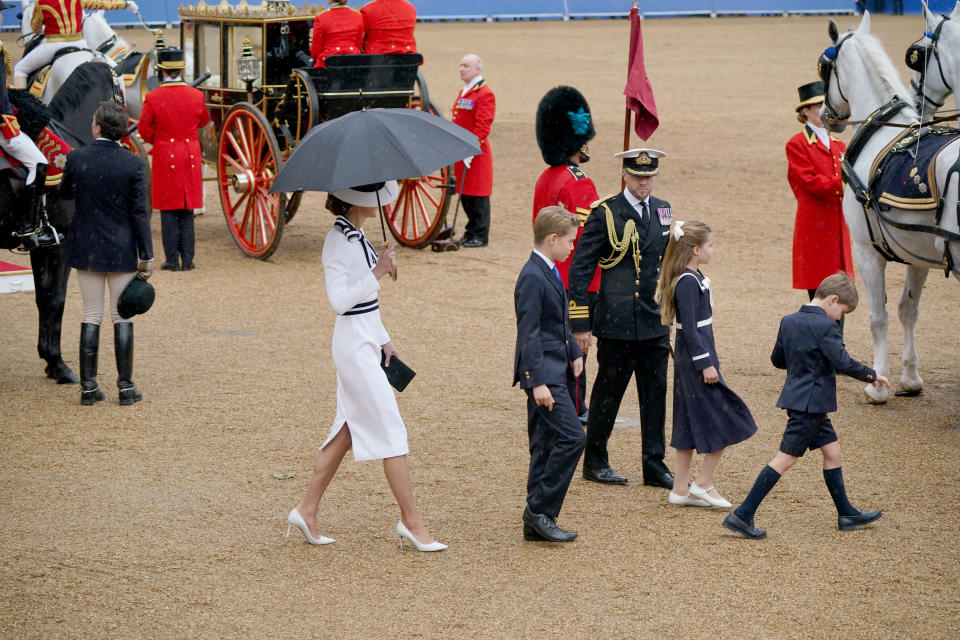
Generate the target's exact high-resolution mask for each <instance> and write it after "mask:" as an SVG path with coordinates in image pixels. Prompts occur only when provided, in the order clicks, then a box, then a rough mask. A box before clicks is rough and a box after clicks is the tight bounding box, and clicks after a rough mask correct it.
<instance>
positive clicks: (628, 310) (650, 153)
mask: <svg viewBox="0 0 960 640" xmlns="http://www.w3.org/2000/svg"><path fill="white" fill-rule="evenodd" d="M665 155H666V154H665V153H663V152H662V151H657V150H656V149H630V150H629V151H623V152H621V153H618V154H616V157H618V158H622V159H623V178H624V180H625V182H626V188H625V189H624V190H623V191H622V192H620V193H618V194H616V195H612V196H608V197H606V198H603V199H601V200H599V201H597V202H596V203H595V204H594V206H593V209H592V211H591V212H590V216H589V217H588V218H587V222H586V224H585V225H584V228H583V235H581V236H580V241H579V243H578V244H577V248H576V251H575V252H574V254H573V262H572V264H571V266H570V273H569V286H570V321H571V324H572V326H573V333H574V336H575V337H576V339H577V342H578V343H579V345H580V348H581V349H582V350H586V348H587V347H589V345H590V334H591V332H592V333H593V335H595V336H596V337H597V378H596V380H595V381H594V383H593V393H592V394H591V396H590V416H589V419H588V421H587V444H586V450H585V452H584V457H583V477H584V479H586V480H590V481H593V482H600V483H604V484H626V483H627V478H625V477H624V476H622V475H620V474H618V473H616V472H614V470H613V469H612V468H610V460H609V456H608V454H607V440H609V438H610V433H611V432H612V431H613V423H614V420H615V419H616V417H617V411H618V410H619V409H620V401H621V400H622V399H623V394H624V392H625V391H626V389H627V384H628V383H629V382H630V377H631V375H636V379H637V393H638V395H639V398H640V430H641V434H642V442H643V482H644V484H648V485H653V486H657V487H663V488H665V489H670V488H672V487H673V474H671V473H670V470H669V469H667V466H666V464H664V461H663V456H664V452H665V449H666V446H665V436H664V422H665V420H666V407H667V359H668V358H669V353H670V341H669V335H668V328H667V327H666V326H664V325H663V324H661V322H660V305H658V304H657V302H656V300H655V299H654V296H655V293H656V290H657V279H658V278H659V275H660V263H661V261H662V260H663V252H664V251H665V250H666V247H667V239H668V238H669V233H670V219H671V211H670V203H669V202H666V201H665V200H660V199H659V198H655V197H653V196H652V195H651V193H652V192H653V186H654V182H655V181H656V176H657V175H658V174H659V172H660V169H659V162H660V158H663V157H664V156H665ZM597 265H599V266H600V269H601V272H600V274H601V275H600V291H599V292H598V294H597V299H596V302H595V303H594V304H593V305H592V306H591V305H590V303H589V300H590V298H589V296H588V293H587V287H588V285H589V284H590V280H591V278H592V277H593V273H594V271H595V270H596V268H597Z"/></svg>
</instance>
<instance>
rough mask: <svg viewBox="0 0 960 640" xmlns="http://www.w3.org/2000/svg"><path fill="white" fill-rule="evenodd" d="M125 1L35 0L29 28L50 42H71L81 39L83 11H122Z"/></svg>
mask: <svg viewBox="0 0 960 640" xmlns="http://www.w3.org/2000/svg"><path fill="white" fill-rule="evenodd" d="M126 6H127V0H37V3H36V4H35V5H34V6H33V17H32V18H31V20H30V28H31V29H33V32H34V33H36V34H43V35H44V36H46V38H47V40H48V41H50V42H72V41H74V40H79V39H80V38H82V37H83V10H84V9H90V10H97V9H123V8H124V7H126Z"/></svg>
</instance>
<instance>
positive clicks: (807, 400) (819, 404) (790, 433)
mask: <svg viewBox="0 0 960 640" xmlns="http://www.w3.org/2000/svg"><path fill="white" fill-rule="evenodd" d="M858 300H859V296H858V295H857V288H856V285H854V284H853V280H851V279H850V278H849V277H848V276H847V275H846V274H845V273H837V274H834V275H832V276H828V277H827V278H825V279H824V280H823V282H821V283H820V286H819V287H817V290H816V292H815V293H814V297H813V302H811V303H809V304H805V305H803V306H802V307H800V310H799V311H797V312H796V313H791V314H790V315H788V316H786V317H784V318H783V320H781V321H780V332H779V333H778V334H777V343H776V345H775V346H774V347H773V353H772V354H771V355H770V360H771V362H772V363H773V366H775V367H777V368H778V369H786V370H787V379H786V381H785V382H784V383H783V391H782V392H781V393H780V398H779V400H777V406H778V407H780V408H781V409H786V410H787V428H786V430H785V431H784V432H783V439H782V440H781V441H780V451H779V452H778V453H777V455H775V456H774V458H773V460H771V461H770V463H769V464H768V465H767V466H766V467H764V468H763V470H762V471H761V472H760V474H759V475H758V476H757V480H756V482H754V484H753V488H752V489H750V493H749V494H747V497H746V499H745V500H744V501H743V504H741V505H740V506H739V507H737V508H736V509H735V510H733V511H732V512H731V513H730V514H728V515H727V517H726V519H725V520H724V521H723V526H724V527H726V528H727V529H730V530H731V531H734V532H736V533H740V534H742V535H743V536H745V537H747V538H755V539H759V538H765V537H766V535H767V533H766V531H764V530H763V529H759V528H757V527H755V526H754V525H753V516H754V514H755V513H756V511H757V508H758V507H759V506H760V503H761V502H762V501H763V499H764V497H766V495H767V494H768V493H769V492H770V490H771V489H773V487H774V485H775V484H776V483H777V481H778V480H779V479H780V476H782V475H783V474H784V473H786V472H787V469H789V468H790V467H792V466H793V464H794V463H795V462H796V461H797V460H799V459H800V458H801V457H802V456H803V454H804V452H805V451H806V450H807V449H809V450H811V451H812V450H814V449H820V453H821V454H823V480H824V482H825V483H826V485H827V489H828V490H829V491H830V496H831V497H832V498H833V502H834V504H835V505H836V507H837V514H838V518H837V525H838V526H839V528H840V530H841V531H849V530H851V529H856V528H857V527H861V526H863V525H865V524H869V523H871V522H873V521H874V520H876V519H877V518H879V517H880V516H881V515H883V514H882V513H881V512H880V511H860V510H859V509H857V508H855V507H854V506H853V505H851V504H850V501H849V500H848V499H847V492H846V489H845V488H844V484H843V472H842V471H841V470H840V463H841V459H842V458H841V451H840V443H839V441H838V440H837V434H836V432H835V431H834V430H833V424H832V423H831V422H830V418H829V417H827V414H828V413H830V412H832V411H836V410H837V372H838V371H839V372H840V373H843V374H846V375H848V376H850V377H853V378H856V379H857V380H862V381H863V382H871V383H873V384H874V386H877V385H884V386H889V384H890V382H889V381H888V380H887V378H886V377H884V376H881V375H877V372H876V371H874V370H873V369H871V368H870V367H868V366H866V365H863V364H860V363H859V362H857V361H856V360H854V359H853V358H851V357H850V354H848V353H847V351H846V349H844V348H843V337H842V335H841V334H840V326H839V325H838V324H837V323H838V322H839V320H840V318H842V317H843V315H844V314H845V313H850V312H851V311H853V310H854V309H856V308H857V302H858Z"/></svg>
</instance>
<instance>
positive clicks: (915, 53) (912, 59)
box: [905, 16, 953, 111]
mask: <svg viewBox="0 0 960 640" xmlns="http://www.w3.org/2000/svg"><path fill="white" fill-rule="evenodd" d="M949 19H950V16H943V19H942V20H940V23H939V24H938V25H937V28H936V29H934V31H933V33H930V32H929V31H924V32H923V35H921V36H920V37H919V38H918V39H916V40H914V41H913V43H912V44H911V45H910V46H909V47H907V54H906V58H905V62H906V64H907V67H908V68H910V69H913V70H914V71H916V72H917V73H919V74H920V84H917V82H916V81H915V80H914V79H913V78H910V88H911V89H913V90H914V91H916V92H917V94H918V95H920V96H921V97H922V98H923V101H924V102H926V103H929V104H931V105H933V107H934V111H936V110H937V109H939V108H940V107H942V106H943V103H942V102H937V101H936V100H934V99H933V98H931V97H929V96H928V95H927V94H926V92H925V91H924V90H923V88H924V86H926V84H927V81H926V77H927V62H928V60H929V59H930V56H931V52H932V55H933V58H934V60H936V61H937V71H939V72H940V81H941V82H943V86H944V87H946V88H947V91H948V95H949V93H952V92H953V87H951V86H950V83H949V82H947V76H946V75H945V74H944V73H943V63H942V62H941V61H940V49H939V47H937V42H938V41H939V40H940V32H941V31H942V30H943V25H944V24H946V22H947V20H949ZM924 38H929V39H930V44H928V45H925V46H921V45H919V44H917V43H918V42H920V41H921V40H923V39H924ZM921 52H922V53H921ZM921 57H922V59H923V64H922V65H921V64H919V63H920V61H921Z"/></svg>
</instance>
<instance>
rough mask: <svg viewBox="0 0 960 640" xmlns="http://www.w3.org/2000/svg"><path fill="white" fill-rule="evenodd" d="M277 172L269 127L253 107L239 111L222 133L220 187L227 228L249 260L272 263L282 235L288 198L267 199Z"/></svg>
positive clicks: (233, 112)
mask: <svg viewBox="0 0 960 640" xmlns="http://www.w3.org/2000/svg"><path fill="white" fill-rule="evenodd" d="M279 170H280V147H279V145H278V144H277V138H276V136H274V134H273V130H272V129H271V128H270V123H268V122H267V119H266V118H265V117H264V115H263V114H262V113H261V112H260V110H259V109H257V108H256V107H255V106H253V105H252V104H249V103H247V102H241V103H239V104H237V105H235V106H234V107H233V108H232V109H230V111H228V112H227V115H226V117H225V118H224V119H223V125H222V126H221V127H220V142H219V145H218V149H217V183H218V185H219V188H220V204H221V205H222V206H223V215H224V217H225V218H226V220H227V227H228V228H229V229H230V233H231V234H232V235H233V240H234V242H236V243H237V246H238V247H240V250H241V251H243V252H244V253H245V254H247V255H248V256H250V257H251V258H259V259H261V260H263V259H266V258H268V257H270V255H271V254H273V252H274V251H276V250H277V246H278V245H279V242H280V236H281V235H282V234H283V224H284V216H282V215H281V212H282V211H283V207H284V204H285V203H286V199H287V195H286V194H284V193H268V191H269V190H270V186H271V185H272V184H273V180H274V178H276V176H277V172H278V171H279Z"/></svg>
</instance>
